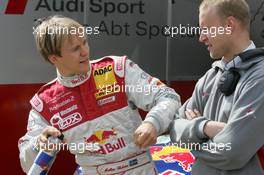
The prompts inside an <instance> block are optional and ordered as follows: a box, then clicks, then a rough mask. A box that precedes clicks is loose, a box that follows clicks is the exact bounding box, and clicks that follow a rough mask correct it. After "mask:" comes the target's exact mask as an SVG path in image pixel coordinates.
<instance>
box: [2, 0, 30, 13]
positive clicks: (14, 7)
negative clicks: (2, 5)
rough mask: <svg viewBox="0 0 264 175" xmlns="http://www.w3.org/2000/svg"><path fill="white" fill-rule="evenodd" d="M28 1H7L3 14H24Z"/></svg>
mask: <svg viewBox="0 0 264 175" xmlns="http://www.w3.org/2000/svg"><path fill="white" fill-rule="evenodd" d="M27 2H28V0H9V1H8V4H7V7H6V11H5V14H24V11H25V8H26V5H27Z"/></svg>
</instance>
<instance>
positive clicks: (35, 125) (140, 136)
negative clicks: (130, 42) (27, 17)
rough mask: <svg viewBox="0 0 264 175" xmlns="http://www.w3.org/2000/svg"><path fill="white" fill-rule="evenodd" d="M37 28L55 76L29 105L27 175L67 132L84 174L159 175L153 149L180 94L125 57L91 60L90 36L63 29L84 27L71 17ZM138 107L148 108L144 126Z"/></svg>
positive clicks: (24, 144)
mask: <svg viewBox="0 0 264 175" xmlns="http://www.w3.org/2000/svg"><path fill="white" fill-rule="evenodd" d="M36 27H37V28H36V31H35V33H34V36H35V39H36V45H37V48H38V50H39V51H40V53H41V54H42V56H43V57H44V58H45V59H46V60H47V61H48V62H50V63H52V64H53V65H54V66H55V67H56V69H57V78H56V79H54V80H53V81H51V82H50V83H48V84H46V85H44V86H43V87H42V88H41V89H40V90H39V91H38V92H37V93H36V94H35V96H34V97H33V98H32V99H31V101H30V103H31V106H32V109H31V111H30V114H29V119H28V126H27V133H26V134H25V135H24V136H23V137H22V138H21V139H20V141H19V150H20V162H21V165H22V168H23V170H24V172H28V170H29V169H30V167H31V165H32V163H33V161H34V159H35V157H36V155H37V153H38V150H39V148H40V147H41V148H45V149H47V147H45V144H48V137H49V136H53V137H57V136H60V135H61V134H63V135H64V138H65V140H64V141H65V142H66V143H67V148H69V150H70V152H71V153H72V154H74V155H75V157H76V162H77V163H78V164H79V165H80V167H81V168H82V170H83V173H84V174H92V175H96V174H101V175H110V174H123V175H132V174H134V175H139V174H140V175H152V174H156V170H155V166H154V164H153V162H152V159H151V156H150V154H149V149H148V147H149V146H150V145H151V144H154V143H155V142H156V138H157V135H159V134H162V133H163V132H165V131H166V130H167V128H168V125H169V124H170V122H171V121H172V120H173V115H174V114H175V112H176V109H177V108H179V106H180V99H179V96H178V95H177V94H176V93H175V91H174V90H173V89H171V88H169V87H166V86H165V85H164V84H163V83H161V82H160V81H159V80H158V79H157V78H154V77H152V76H150V75H148V74H147V73H145V72H144V71H143V70H142V69H140V68H139V67H138V66H137V65H136V64H134V63H133V62H132V61H130V60H128V59H127V58H126V56H121V57H119V56H107V57H103V58H101V59H98V60H94V61H90V59H89V46H88V42H87V39H86V36H82V35H81V34H80V33H76V34H72V32H69V33H70V34H69V33H65V32H63V31H66V30H73V29H75V30H76V28H80V27H83V26H81V25H80V24H79V23H77V22H76V21H74V20H72V19H70V18H66V17H63V16H52V17H48V18H46V19H44V20H43V19H42V20H41V21H40V22H39V24H38V26H36ZM55 28H56V30H55ZM58 28H59V29H58ZM50 29H54V31H56V32H53V33H49V32H48V31H49V30H50ZM137 108H140V109H143V110H145V111H149V112H148V113H147V115H146V118H145V119H144V121H143V122H142V119H141V117H140V115H139V113H138V110H137Z"/></svg>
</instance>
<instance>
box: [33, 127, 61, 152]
mask: <svg viewBox="0 0 264 175" xmlns="http://www.w3.org/2000/svg"><path fill="white" fill-rule="evenodd" d="M60 135H61V132H60V131H59V130H58V129H56V128H54V127H52V126H48V127H46V128H44V129H43V130H42V132H41V134H40V135H39V136H38V138H37V143H36V147H37V148H38V149H44V150H45V151H48V152H49V151H55V150H54V149H56V148H57V146H56V145H55V144H53V143H48V137H50V136H52V137H54V138H57V137H59V136H60Z"/></svg>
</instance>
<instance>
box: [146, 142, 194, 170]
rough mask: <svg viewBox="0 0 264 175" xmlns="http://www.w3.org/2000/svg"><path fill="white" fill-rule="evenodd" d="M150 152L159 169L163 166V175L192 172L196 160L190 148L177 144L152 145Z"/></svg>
mask: <svg viewBox="0 0 264 175" xmlns="http://www.w3.org/2000/svg"><path fill="white" fill-rule="evenodd" d="M150 153H151V155H152V158H153V160H154V161H156V165H158V167H157V168H158V170H159V166H162V168H161V167H160V170H161V171H159V172H160V173H161V174H162V175H181V174H190V172H191V170H192V164H193V162H194V160H195V158H194V156H193V155H192V153H191V152H190V151H189V150H187V149H182V148H179V147H176V146H152V147H151V149H150ZM162 162H163V163H162ZM165 167H166V168H165Z"/></svg>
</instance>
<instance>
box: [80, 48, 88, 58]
mask: <svg viewBox="0 0 264 175" xmlns="http://www.w3.org/2000/svg"><path fill="white" fill-rule="evenodd" d="M88 53H89V47H87V46H83V47H82V51H81V56H82V57H85V56H87V55H88Z"/></svg>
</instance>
